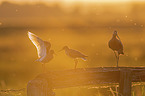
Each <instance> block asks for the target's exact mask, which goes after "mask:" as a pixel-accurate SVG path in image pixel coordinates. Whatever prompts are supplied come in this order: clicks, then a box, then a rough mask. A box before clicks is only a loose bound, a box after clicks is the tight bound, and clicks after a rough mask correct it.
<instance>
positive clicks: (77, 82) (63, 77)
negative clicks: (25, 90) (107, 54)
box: [36, 67, 145, 89]
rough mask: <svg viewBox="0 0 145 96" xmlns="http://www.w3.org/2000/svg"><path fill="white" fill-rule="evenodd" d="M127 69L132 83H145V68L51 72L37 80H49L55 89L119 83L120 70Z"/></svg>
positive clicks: (107, 68)
mask: <svg viewBox="0 0 145 96" xmlns="http://www.w3.org/2000/svg"><path fill="white" fill-rule="evenodd" d="M126 68H127V69H130V70H132V74H133V75H132V82H145V68H140V67H119V68H116V67H104V68H101V67H99V68H87V69H85V70H84V69H76V70H63V71H50V72H48V73H45V74H40V75H38V76H37V77H36V78H41V79H45V80H47V81H48V82H49V83H50V85H51V87H52V88H53V89H57V88H67V87H75V86H76V87H77V86H87V85H96V84H109V83H119V81H120V79H119V78H120V70H123V69H126Z"/></svg>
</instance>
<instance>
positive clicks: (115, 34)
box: [113, 30, 120, 40]
mask: <svg viewBox="0 0 145 96" xmlns="http://www.w3.org/2000/svg"><path fill="white" fill-rule="evenodd" d="M116 36H117V37H118V39H119V40H120V38H119V36H118V34H117V31H116V30H115V31H114V33H113V37H116Z"/></svg>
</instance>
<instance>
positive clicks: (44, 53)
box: [28, 32, 54, 72]
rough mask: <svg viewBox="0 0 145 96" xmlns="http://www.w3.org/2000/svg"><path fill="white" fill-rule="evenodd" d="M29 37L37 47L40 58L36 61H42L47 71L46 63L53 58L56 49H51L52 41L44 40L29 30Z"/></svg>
mask: <svg viewBox="0 0 145 96" xmlns="http://www.w3.org/2000/svg"><path fill="white" fill-rule="evenodd" d="M28 37H29V39H30V40H31V41H32V43H33V44H34V45H35V47H36V48H37V54H38V59H37V60H36V61H38V62H41V63H42V68H43V71H44V72H45V63H48V62H49V61H51V60H52V59H53V54H54V50H50V47H51V43H50V42H48V41H43V40H42V39H41V38H39V37H38V36H37V35H35V34H34V33H31V32H28Z"/></svg>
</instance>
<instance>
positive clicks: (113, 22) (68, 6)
mask: <svg viewBox="0 0 145 96" xmlns="http://www.w3.org/2000/svg"><path fill="white" fill-rule="evenodd" d="M34 1H35V2H34ZM40 1H41V0H37V1H36V0H23V1H22V0H15V1H11V0H7V1H6V0H3V1H1V2H0V89H12V88H14V89H17V88H18V89H19V88H24V87H26V85H27V82H28V81H29V80H31V79H33V78H34V77H35V76H37V75H38V74H40V73H41V72H42V66H41V63H39V62H35V60H36V59H37V53H36V48H35V46H34V45H33V44H32V43H31V41H30V40H29V38H28V36H27V32H28V31H31V32H32V33H35V34H36V35H38V36H39V37H40V38H42V39H43V40H46V41H50V42H51V44H52V49H54V50H55V52H56V54H57V55H56V56H55V58H54V59H53V60H52V61H51V62H49V63H48V64H47V66H46V69H47V71H49V70H52V71H53V70H64V69H65V70H66V69H72V68H74V61H73V59H72V58H69V57H68V56H66V55H65V53H64V51H63V52H60V53H59V52H58V51H59V50H60V49H61V48H62V47H63V46H65V45H68V46H69V47H70V48H72V49H76V50H79V51H81V52H82V53H84V54H86V55H88V56H89V57H88V60H87V61H86V62H84V61H82V60H79V64H78V68H86V67H107V66H112V67H114V66H116V60H115V56H114V54H113V51H112V50H111V49H109V48H108V41H109V40H110V39H111V37H112V33H113V31H114V30H117V31H118V35H119V37H120V38H121V41H122V42H123V45H124V53H125V56H120V61H119V66H145V63H144V62H145V50H144V49H145V27H144V26H145V11H144V10H145V2H143V1H134V0H124V1H122V0H121V1H118V0H112V1H109V0H104V1H103V0H96V1H95V0H94V1H89V0H88V1H87V0H85V1H84V0H79V1H75V0H74V1H65V0H64V1H57V0H55V2H54V1H49V0H48V1H47V0H43V2H40ZM138 89H139V88H138ZM140 89H141V88H140ZM107 90H109V89H104V91H102V89H87V88H67V89H61V90H56V94H57V95H56V96H107V95H108V96H109V94H111V92H110V91H107ZM106 91H107V92H106ZM0 94H1V93H0ZM90 94H91V95H90ZM93 94H96V95H93ZM97 94H100V95H97ZM106 94H107V95H106ZM134 94H135V93H134ZM142 94H143V93H142ZM4 96H5V95H4ZM16 96H21V94H20V95H18V94H17V95H16ZM22 96H23V95H22ZM110 96H111V95H110ZM135 96H136V95H135ZM144 96H145V95H144Z"/></svg>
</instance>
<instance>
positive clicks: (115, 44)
mask: <svg viewBox="0 0 145 96" xmlns="http://www.w3.org/2000/svg"><path fill="white" fill-rule="evenodd" d="M116 37H117V38H118V39H117V38H116ZM108 45H109V48H111V49H112V50H113V51H114V54H115V57H116V59H117V67H118V61H119V55H120V54H124V53H123V44H122V42H121V40H120V38H119V36H118V35H117V31H114V33H113V36H112V39H111V40H110V41H109V43H108ZM116 52H117V54H116Z"/></svg>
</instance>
